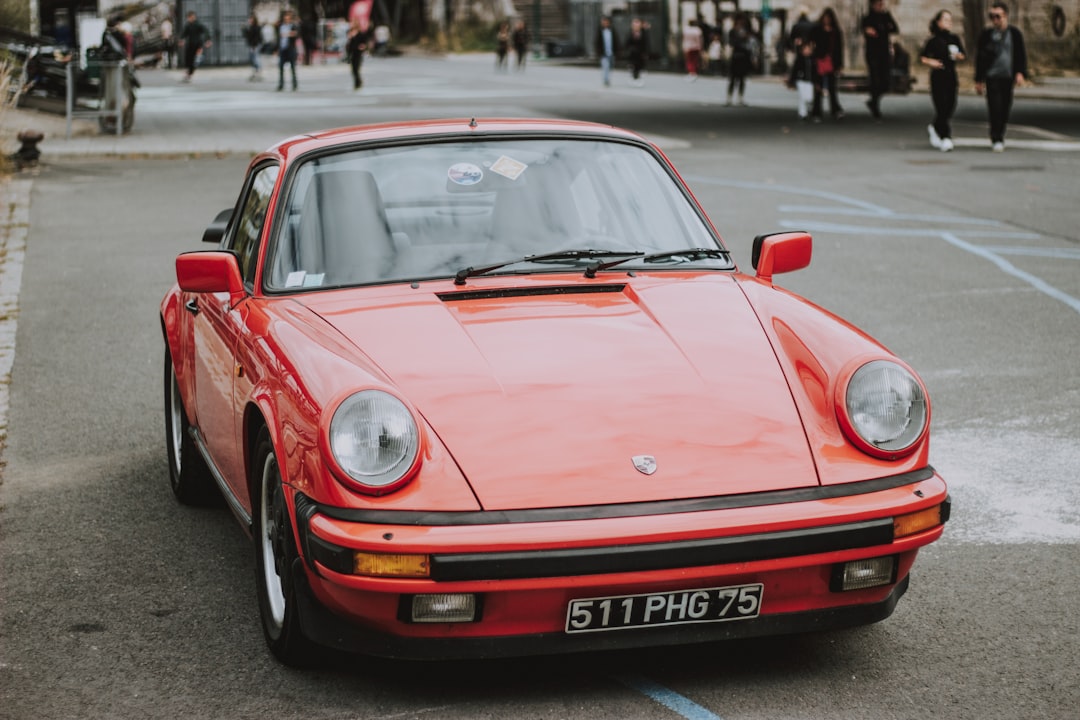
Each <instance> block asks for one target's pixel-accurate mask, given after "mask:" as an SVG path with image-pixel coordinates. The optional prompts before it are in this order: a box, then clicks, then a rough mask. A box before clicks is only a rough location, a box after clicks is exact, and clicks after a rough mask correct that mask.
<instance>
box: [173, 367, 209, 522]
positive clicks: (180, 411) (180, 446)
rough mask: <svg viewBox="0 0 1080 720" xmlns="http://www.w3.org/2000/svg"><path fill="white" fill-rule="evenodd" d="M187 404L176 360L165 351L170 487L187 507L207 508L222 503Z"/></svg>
mask: <svg viewBox="0 0 1080 720" xmlns="http://www.w3.org/2000/svg"><path fill="white" fill-rule="evenodd" d="M190 429H191V423H189V422H188V416H187V411H186V410H185V409H184V401H183V399H182V398H181V397H180V388H179V387H178V386H177V384H176V371H175V370H174V369H173V364H172V356H171V355H170V354H169V351H168V350H166V351H165V448H166V451H167V454H168V458H169V484H170V485H171V486H172V491H173V495H175V496H176V499H177V500H179V501H180V502H181V503H183V504H184V505H196V506H207V505H215V504H217V503H218V502H220V499H221V494H220V493H219V492H218V489H217V485H215V483H214V478H213V476H212V475H211V474H210V469H209V468H208V467H207V466H206V461H205V460H204V459H203V456H202V455H201V454H200V453H199V449H198V448H197V447H195V441H194V440H193V439H192V437H191V433H190Z"/></svg>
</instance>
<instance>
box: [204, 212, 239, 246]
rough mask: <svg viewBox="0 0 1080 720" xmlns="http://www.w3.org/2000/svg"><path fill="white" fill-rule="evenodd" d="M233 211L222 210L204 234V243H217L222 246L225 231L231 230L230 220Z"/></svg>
mask: <svg viewBox="0 0 1080 720" xmlns="http://www.w3.org/2000/svg"><path fill="white" fill-rule="evenodd" d="M232 214H233V209H232V208H228V209H226V210H222V211H221V212H219V213H218V214H217V217H215V218H214V222H212V223H210V225H209V226H208V227H207V228H206V230H205V231H204V232H203V236H202V241H203V242H204V243H216V244H218V245H220V244H221V238H223V237H225V231H226V230H228V229H229V220H231V219H232Z"/></svg>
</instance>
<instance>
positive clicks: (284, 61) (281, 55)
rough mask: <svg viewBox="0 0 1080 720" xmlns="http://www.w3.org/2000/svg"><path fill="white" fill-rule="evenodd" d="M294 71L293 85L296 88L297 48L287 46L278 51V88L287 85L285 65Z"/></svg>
mask: <svg viewBox="0 0 1080 720" xmlns="http://www.w3.org/2000/svg"><path fill="white" fill-rule="evenodd" d="M286 65H288V66H289V70H291V71H292V87H293V90H295V89H296V48H286V49H285V50H280V51H279V52H278V82H277V86H278V90H281V89H282V88H284V87H285V66H286Z"/></svg>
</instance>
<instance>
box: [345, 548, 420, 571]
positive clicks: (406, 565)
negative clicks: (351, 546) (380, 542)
mask: <svg viewBox="0 0 1080 720" xmlns="http://www.w3.org/2000/svg"><path fill="white" fill-rule="evenodd" d="M353 571H354V572H355V573H356V574H357V575H372V576H375V577H430V575H431V559H430V558H429V557H428V556H427V555H409V554H404V553H369V552H357V553H355V554H354V555H353Z"/></svg>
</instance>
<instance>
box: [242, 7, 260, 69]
mask: <svg viewBox="0 0 1080 720" xmlns="http://www.w3.org/2000/svg"><path fill="white" fill-rule="evenodd" d="M244 43H245V44H246V45H247V49H248V64H249V65H251V77H249V78H248V81H249V82H256V81H258V80H262V59H261V58H260V56H259V52H260V51H261V50H262V26H261V25H260V24H259V18H257V17H256V16H255V13H251V17H249V18H248V21H247V24H246V25H244Z"/></svg>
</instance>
